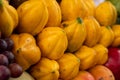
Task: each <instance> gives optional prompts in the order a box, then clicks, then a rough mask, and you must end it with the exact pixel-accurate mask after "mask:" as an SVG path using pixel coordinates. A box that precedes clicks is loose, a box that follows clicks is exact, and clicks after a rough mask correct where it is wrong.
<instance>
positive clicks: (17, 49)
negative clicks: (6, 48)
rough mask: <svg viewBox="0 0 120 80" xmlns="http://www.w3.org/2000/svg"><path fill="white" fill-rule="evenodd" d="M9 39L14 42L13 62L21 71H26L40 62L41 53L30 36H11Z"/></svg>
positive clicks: (25, 34) (22, 34)
mask: <svg viewBox="0 0 120 80" xmlns="http://www.w3.org/2000/svg"><path fill="white" fill-rule="evenodd" d="M10 38H11V39H12V40H13V42H14V46H13V49H12V51H13V54H14V55H15V60H16V62H17V63H18V64H19V65H20V66H21V67H22V68H23V70H27V69H28V68H29V67H30V66H31V65H33V64H35V63H37V62H38V61H39V60H40V58H41V51H40V49H39V47H38V46H37V45H36V41H35V38H34V37H33V36H32V35H30V34H28V33H21V34H12V35H11V36H10Z"/></svg>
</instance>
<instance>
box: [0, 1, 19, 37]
mask: <svg viewBox="0 0 120 80" xmlns="http://www.w3.org/2000/svg"><path fill="white" fill-rule="evenodd" d="M17 25H18V14H17V11H16V9H15V8H14V7H12V6H11V5H9V4H8V2H7V1H5V0H0V31H1V33H2V36H3V37H9V36H10V35H11V34H12V32H13V30H14V29H15V27H16V26H17Z"/></svg>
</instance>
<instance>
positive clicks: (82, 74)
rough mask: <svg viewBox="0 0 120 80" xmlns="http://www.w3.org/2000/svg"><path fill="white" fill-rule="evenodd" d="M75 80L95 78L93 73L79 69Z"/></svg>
mask: <svg viewBox="0 0 120 80" xmlns="http://www.w3.org/2000/svg"><path fill="white" fill-rule="evenodd" d="M73 80H95V79H94V77H93V76H92V74H91V73H89V72H87V71H79V73H78V75H77V76H76V77H75V78H74V79H73Z"/></svg>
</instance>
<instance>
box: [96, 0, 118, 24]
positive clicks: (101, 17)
mask: <svg viewBox="0 0 120 80" xmlns="http://www.w3.org/2000/svg"><path fill="white" fill-rule="evenodd" d="M95 18H96V19H97V21H98V22H99V23H100V25H102V26H111V25H113V24H115V22H116V20H117V10H116V8H115V6H114V5H113V4H112V3H111V2H110V1H104V2H103V3H101V4H99V5H98V6H97V7H96V9H95Z"/></svg>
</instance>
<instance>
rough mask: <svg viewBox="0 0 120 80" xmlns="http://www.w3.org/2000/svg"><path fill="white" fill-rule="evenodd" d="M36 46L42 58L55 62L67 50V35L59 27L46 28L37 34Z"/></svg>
mask: <svg viewBox="0 0 120 80" xmlns="http://www.w3.org/2000/svg"><path fill="white" fill-rule="evenodd" d="M37 44H38V46H39V48H40V49H41V52H42V56H43V57H47V58H49V59H53V60H57V59H59V58H60V57H61V56H62V55H63V54H64V52H65V50H66V49H67V46H68V40H67V35H66V33H65V31H64V30H63V29H62V28H60V27H46V28H44V29H43V30H42V32H41V33H39V34H38V36H37Z"/></svg>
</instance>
